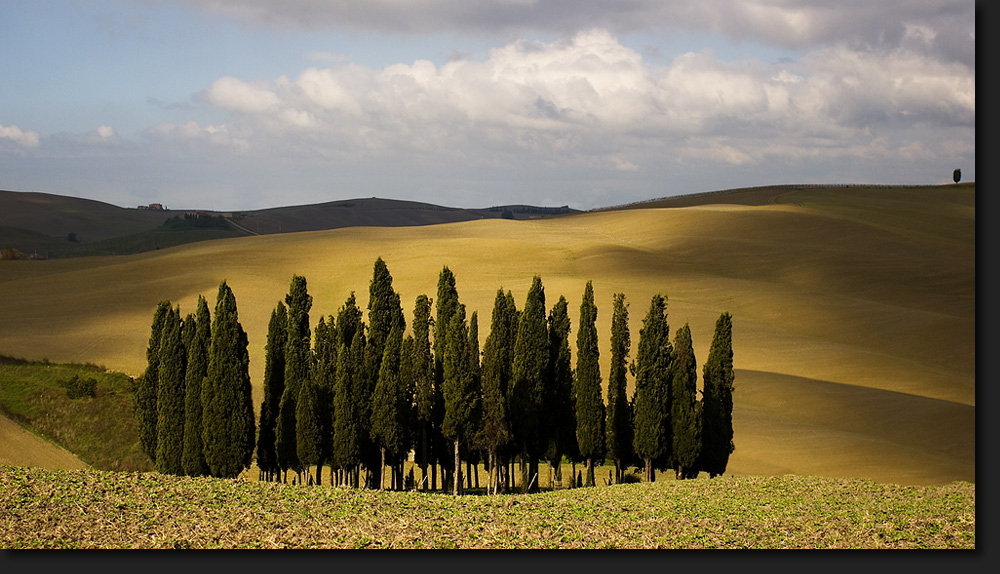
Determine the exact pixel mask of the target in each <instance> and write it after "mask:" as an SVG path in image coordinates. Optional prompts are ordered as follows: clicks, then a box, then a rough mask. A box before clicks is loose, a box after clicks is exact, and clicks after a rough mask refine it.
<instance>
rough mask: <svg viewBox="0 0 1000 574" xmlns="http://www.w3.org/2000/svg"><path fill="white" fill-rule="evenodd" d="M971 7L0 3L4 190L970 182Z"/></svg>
mask: <svg viewBox="0 0 1000 574" xmlns="http://www.w3.org/2000/svg"><path fill="white" fill-rule="evenodd" d="M976 13H977V4H976V3H974V2H971V1H969V0H838V1H837V2H830V1H829V0H741V1H723V0H496V1H488V0H478V1H471V0H409V1H406V0H366V1H365V2H351V1H348V0H326V1H323V0H281V1H280V2H276V1H272V0H30V1H27V0H0V53H2V54H3V56H2V57H0V189H3V190H10V191H41V192H47V193H56V194H60V195H69V196H74V197H84V198H88V199H95V200H99V201H103V202H106V203H110V204H113V205H118V206H121V207H135V206H137V205H146V204H149V203H154V202H155V203H161V204H163V205H165V206H166V207H168V208H171V209H213V210H252V209H263V208H267V207H278V206H289V205H305V204H312V203H320V202H326V201H334V200H340V199H352V198H361V197H382V198H390V199H405V200H415V201H422V202H427V203H433V204H438V205H445V206H452V207H490V206H495V205H509V204H530V205H544V206H563V205H568V206H570V207H573V208H576V209H584V210H586V209H593V208H598V207H606V206H611V205H619V204H623V203H630V202H635V201H643V200H648V199H655V198H661V197H669V196H674V195H681V194H688V193H699V192H706V191H716V190H722V189H730V188H739V187H751V186H758V185H771V184H788V183H821V184H823V183H833V184H837V183H875V184H941V183H951V181H952V173H953V171H954V170H955V169H960V170H961V173H962V180H963V181H974V180H975V165H976V144H975V135H976V54H975V52H976V51H975V40H976V30H975V24H976Z"/></svg>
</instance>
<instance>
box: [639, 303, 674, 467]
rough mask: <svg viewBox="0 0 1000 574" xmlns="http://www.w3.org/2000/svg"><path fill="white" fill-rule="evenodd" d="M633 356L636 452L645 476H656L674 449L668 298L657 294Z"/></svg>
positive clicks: (650, 305)
mask: <svg viewBox="0 0 1000 574" xmlns="http://www.w3.org/2000/svg"><path fill="white" fill-rule="evenodd" d="M637 355H638V356H637V357H636V371H635V394H634V395H633V399H632V407H633V409H634V435H633V439H632V445H633V448H634V450H635V454H636V455H637V456H638V457H639V458H641V459H642V460H643V462H644V466H645V469H646V480H647V481H653V480H655V476H656V475H655V472H654V469H661V470H662V469H664V468H669V467H668V466H667V465H666V462H668V461H669V458H670V455H671V452H672V451H673V432H672V429H671V427H670V425H671V423H670V404H671V403H670V398H671V397H670V376H669V374H670V372H669V369H670V361H671V358H672V355H673V346H672V345H671V344H670V326H669V325H668V324H667V298H666V297H665V296H663V295H660V294H657V295H654V296H653V300H652V301H651V302H650V304H649V312H648V313H647V314H646V318H645V319H643V321H642V329H640V330H639V350H638V353H637Z"/></svg>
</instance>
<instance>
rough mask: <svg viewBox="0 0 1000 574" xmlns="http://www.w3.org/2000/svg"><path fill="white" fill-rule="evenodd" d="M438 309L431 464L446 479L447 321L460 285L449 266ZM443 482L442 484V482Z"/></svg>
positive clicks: (440, 281)
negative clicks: (445, 366)
mask: <svg viewBox="0 0 1000 574" xmlns="http://www.w3.org/2000/svg"><path fill="white" fill-rule="evenodd" d="M435 305H436V307H437V313H436V315H435V319H434V408H433V412H434V424H433V426H432V427H431V428H432V430H431V437H430V445H431V448H430V450H431V453H430V457H431V464H434V463H437V464H440V465H441V468H442V475H444V476H445V480H447V477H448V475H449V474H450V472H451V471H452V470H453V469H452V466H453V464H454V458H453V457H451V456H449V454H450V453H451V451H452V449H451V448H450V447H451V446H452V445H451V443H450V441H448V440H447V439H446V438H445V437H444V435H443V434H442V432H441V424H442V420H443V419H444V410H445V409H444V395H443V393H442V388H443V384H444V361H445V357H446V356H447V354H448V325H449V324H450V323H451V318H452V316H453V315H454V314H455V312H456V311H457V310H458V289H457V288H456V286H455V274H454V273H452V272H451V269H449V268H448V266H447V265H446V266H444V267H443V268H442V269H441V273H440V274H439V275H438V285H437V301H436V303H435ZM435 477H436V473H433V472H432V475H431V489H434V488H436V484H435V482H434V479H435ZM442 486H443V485H442Z"/></svg>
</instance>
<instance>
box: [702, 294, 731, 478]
mask: <svg viewBox="0 0 1000 574" xmlns="http://www.w3.org/2000/svg"><path fill="white" fill-rule="evenodd" d="M733 379H734V377H733V317H732V315H730V314H729V313H723V314H722V315H720V316H719V318H718V320H716V322H715V335H714V336H713V337H712V346H711V348H710V349H709V351H708V360H707V361H706V362H705V367H704V370H703V376H702V386H703V387H704V388H703V390H702V399H701V405H702V407H701V413H702V444H701V463H700V464H701V469H702V470H704V471H705V472H707V473H708V476H709V477H711V478H714V477H716V476H721V475H722V474H724V473H725V472H726V465H727V464H729V455H730V454H732V453H733V451H734V450H735V447H734V445H733Z"/></svg>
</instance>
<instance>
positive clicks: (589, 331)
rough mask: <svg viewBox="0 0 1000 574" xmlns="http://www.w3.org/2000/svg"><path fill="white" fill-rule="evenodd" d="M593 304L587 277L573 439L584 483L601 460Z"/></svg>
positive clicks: (600, 408) (601, 421) (590, 482)
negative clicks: (583, 467)
mask: <svg viewBox="0 0 1000 574" xmlns="http://www.w3.org/2000/svg"><path fill="white" fill-rule="evenodd" d="M596 324H597V305H595V304H594V286H593V284H592V283H591V282H590V281H587V286H586V288H585V289H584V291H583V302H582V303H581V304H580V330H579V331H578V332H577V334H576V371H575V373H574V375H575V376H574V380H573V383H574V385H575V394H576V440H577V444H578V445H579V447H580V456H581V457H582V458H583V459H584V460H585V461H586V463H587V478H586V482H585V484H586V485H587V486H594V472H593V468H594V464H595V463H597V464H600V463H601V461H603V460H604V412H605V409H604V400H603V399H602V397H601V370H600V362H599V359H600V352H599V350H598V345H597V342H598V341H597V325H596Z"/></svg>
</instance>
